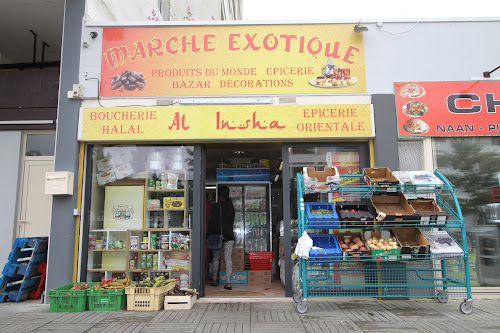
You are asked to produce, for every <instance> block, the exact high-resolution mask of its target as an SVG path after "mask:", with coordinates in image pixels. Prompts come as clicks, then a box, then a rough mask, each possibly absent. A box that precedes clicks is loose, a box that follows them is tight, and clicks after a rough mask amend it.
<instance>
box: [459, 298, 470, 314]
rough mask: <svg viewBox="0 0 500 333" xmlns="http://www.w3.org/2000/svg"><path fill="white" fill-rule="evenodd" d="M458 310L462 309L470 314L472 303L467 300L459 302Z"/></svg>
mask: <svg viewBox="0 0 500 333" xmlns="http://www.w3.org/2000/svg"><path fill="white" fill-rule="evenodd" d="M460 311H462V312H463V313H464V314H471V313H472V303H471V302H468V301H464V302H462V303H460Z"/></svg>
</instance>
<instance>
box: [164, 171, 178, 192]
mask: <svg viewBox="0 0 500 333" xmlns="http://www.w3.org/2000/svg"><path fill="white" fill-rule="evenodd" d="M178 180H179V175H177V174H175V173H173V172H167V190H176V189H177V181H178Z"/></svg>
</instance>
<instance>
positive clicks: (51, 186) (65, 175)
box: [45, 171, 74, 195]
mask: <svg viewBox="0 0 500 333" xmlns="http://www.w3.org/2000/svg"><path fill="white" fill-rule="evenodd" d="M73 177H74V175H73V172H69V171H54V172H46V173H45V194H53V195H73Z"/></svg>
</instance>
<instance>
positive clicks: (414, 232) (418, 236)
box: [391, 228, 430, 260]
mask: <svg viewBox="0 0 500 333" xmlns="http://www.w3.org/2000/svg"><path fill="white" fill-rule="evenodd" d="M391 231H392V233H393V234H394V236H395V237H396V240H397V241H398V242H399V244H400V245H401V260H409V259H426V256H425V255H426V254H428V253H430V243H429V241H428V240H427V239H426V238H425V237H424V235H422V233H421V232H420V230H419V229H417V228H409V229H392V230H391Z"/></svg>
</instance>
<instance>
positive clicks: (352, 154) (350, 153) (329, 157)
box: [289, 146, 361, 219]
mask: <svg viewBox="0 0 500 333" xmlns="http://www.w3.org/2000/svg"><path fill="white" fill-rule="evenodd" d="M359 158H360V156H359V148H358V147H352V146H350V147H343V146H338V147H332V146H299V147H291V148H290V149H289V159H290V182H291V183H290V191H291V193H290V214H291V216H292V219H297V186H296V175H297V173H300V172H302V171H303V168H307V167H314V168H315V169H316V170H318V171H321V170H323V169H324V167H326V166H335V167H337V170H338V172H339V174H341V175H342V174H360V173H361V171H360V170H361V167H360V164H359ZM341 181H342V182H343V184H347V183H352V182H353V179H348V178H345V179H341ZM339 197H340V196H339V195H338V194H333V193H330V194H326V193H325V194H310V195H307V196H305V198H304V199H305V200H306V201H309V202H315V201H322V202H334V201H336V200H338V198H339ZM353 200H354V198H353Z"/></svg>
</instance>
